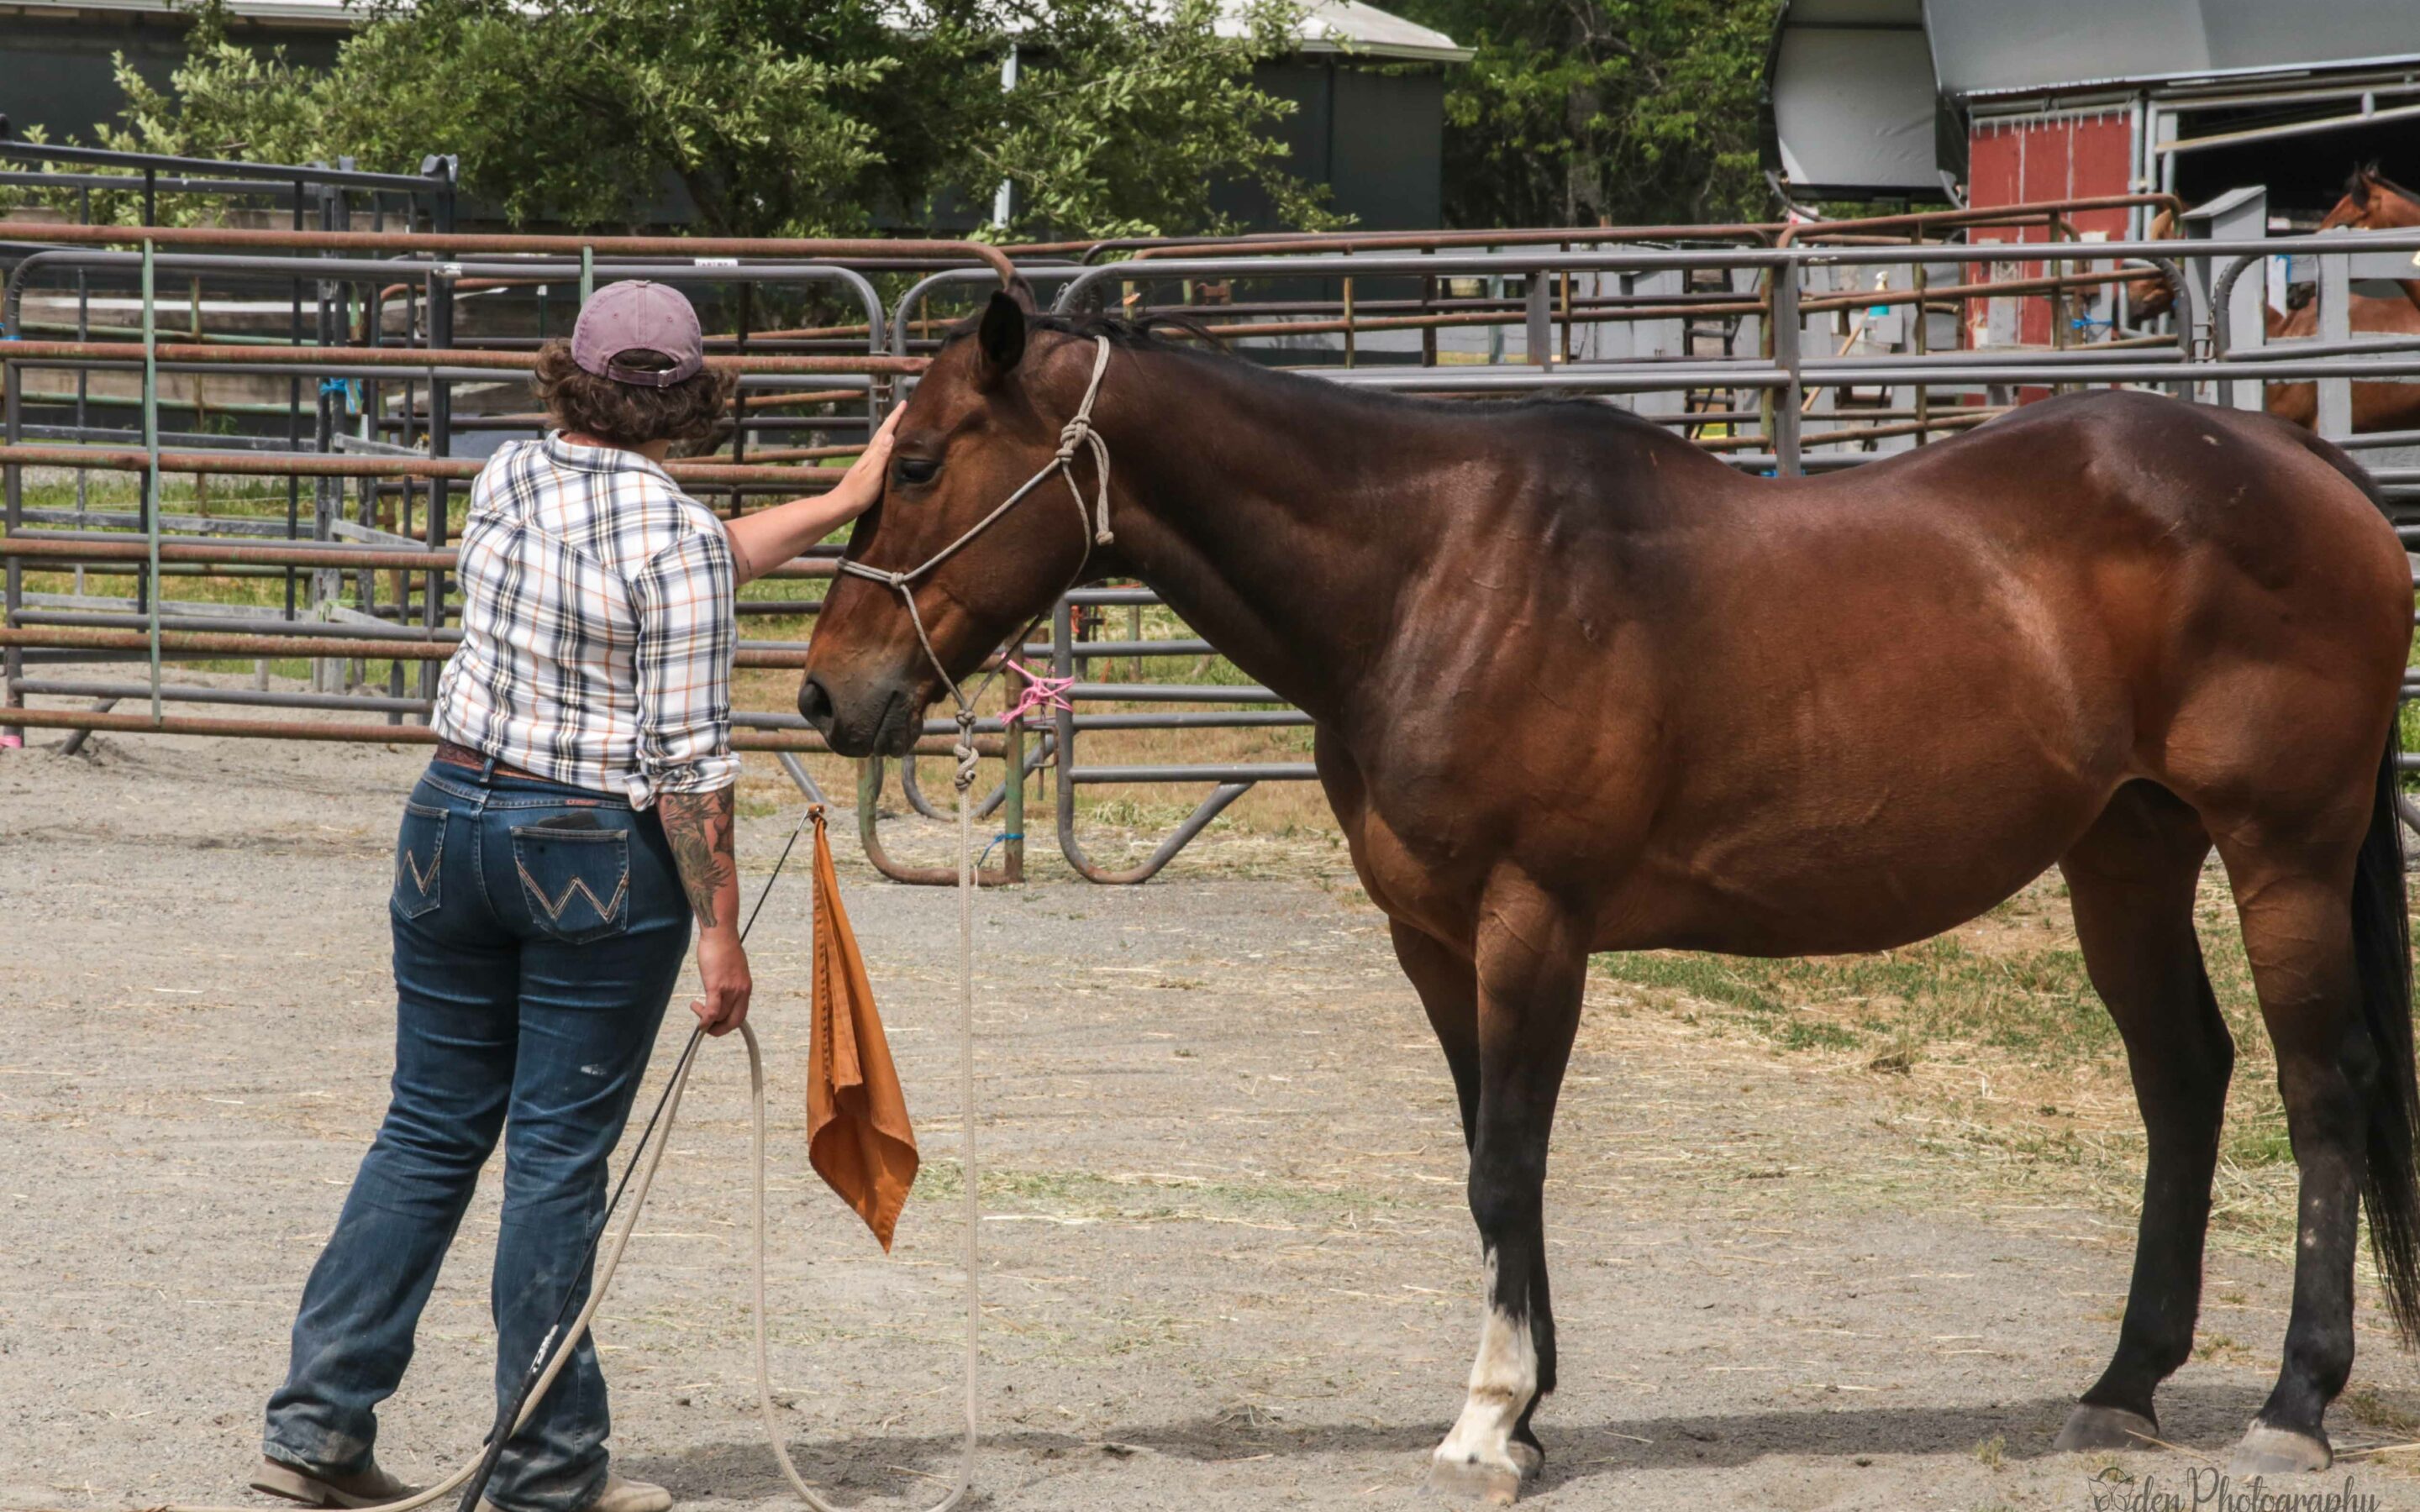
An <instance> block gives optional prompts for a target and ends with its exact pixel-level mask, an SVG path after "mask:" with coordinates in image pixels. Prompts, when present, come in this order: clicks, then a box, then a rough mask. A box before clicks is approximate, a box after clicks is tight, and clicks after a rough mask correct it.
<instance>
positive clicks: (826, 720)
mask: <svg viewBox="0 0 2420 1512" xmlns="http://www.w3.org/2000/svg"><path fill="white" fill-rule="evenodd" d="M799 715H800V717H803V718H804V719H805V720H806V721H807V723H808V724H810V725H813V726H814V729H815V733H818V734H823V735H829V734H830V733H831V727H832V699H831V693H830V690H829V689H827V688H826V687H824V685H823V683H822V681H821V680H820V679H818V678H814V677H810V678H808V679H807V680H806V681H805V682H804V683H801V684H800V685H799Z"/></svg>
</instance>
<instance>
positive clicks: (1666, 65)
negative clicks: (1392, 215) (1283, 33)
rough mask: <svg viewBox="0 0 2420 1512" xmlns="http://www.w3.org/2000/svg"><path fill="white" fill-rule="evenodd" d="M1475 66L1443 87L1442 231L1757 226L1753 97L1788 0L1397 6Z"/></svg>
mask: <svg viewBox="0 0 2420 1512" xmlns="http://www.w3.org/2000/svg"><path fill="white" fill-rule="evenodd" d="M1393 8H1395V9H1398V10H1400V11H1402V12H1403V13H1404V15H1405V16H1407V17H1410V18H1411V19H1413V20H1417V21H1419V22H1421V23H1424V24H1427V25H1430V26H1435V27H1436V28H1438V29H1439V30H1441V31H1444V32H1446V33H1447V34H1448V35H1450V36H1451V37H1452V38H1453V39H1455V40H1456V41H1459V42H1461V43H1462V44H1463V45H1464V46H1466V47H1469V48H1472V49H1474V50H1475V52H1476V55H1475V56H1474V57H1473V58H1472V59H1471V61H1470V63H1469V64H1468V65H1467V66H1466V67H1465V68H1464V69H1460V70H1457V71H1456V72H1454V73H1452V74H1450V75H1449V77H1448V80H1447V85H1446V182H1445V203H1446V219H1447V220H1448V221H1449V222H1450V224H1455V225H1464V226H1491V225H1590V224H1598V223H1600V222H1609V223H1612V224H1669V223H1681V222H1700V221H1724V220H1736V219H1761V218H1763V217H1764V216H1765V215H1767V214H1768V213H1769V212H1770V211H1771V209H1772V204H1771V195H1770V193H1769V192H1768V191H1767V190H1766V188H1765V185H1764V182H1763V179H1762V177H1761V174H1760V172H1759V171H1758V165H1757V127H1756V122H1757V104H1756V100H1757V87H1758V79H1759V75H1760V72H1761V69H1762V67H1763V62H1764V53H1765V47H1766V44H1767V42H1768V41H1769V40H1770V39H1771V37H1772V32H1773V23H1774V19H1775V17H1776V14H1777V13H1778V11H1779V8H1780V6H1779V0H1396V4H1395V5H1394V7H1393Z"/></svg>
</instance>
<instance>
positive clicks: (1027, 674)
mask: <svg viewBox="0 0 2420 1512" xmlns="http://www.w3.org/2000/svg"><path fill="white" fill-rule="evenodd" d="M1008 670H1009V671H1013V672H1015V673H1016V675H1017V676H1019V677H1022V678H1024V679H1025V691H1024V692H1023V693H1021V694H1019V695H1018V696H1017V700H1016V702H1014V703H1012V704H1010V705H1009V706H1008V713H1007V714H1006V715H1004V716H1002V717H1003V718H1005V719H1022V718H1024V717H1027V716H1028V715H1032V714H1039V713H1041V712H1042V711H1043V710H1045V709H1073V708H1074V707H1075V705H1073V704H1071V703H1069V702H1067V690H1068V689H1070V688H1072V687H1075V686H1076V679H1074V678H1072V677H1045V676H1043V675H1042V674H1041V673H1039V672H1037V671H1033V670H1032V669H1031V668H1029V667H1027V666H1026V665H1025V663H1023V662H1021V661H1015V660H1012V661H1010V662H1009V664H1008Z"/></svg>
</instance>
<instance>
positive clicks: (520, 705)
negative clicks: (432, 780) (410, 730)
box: [429, 432, 739, 809]
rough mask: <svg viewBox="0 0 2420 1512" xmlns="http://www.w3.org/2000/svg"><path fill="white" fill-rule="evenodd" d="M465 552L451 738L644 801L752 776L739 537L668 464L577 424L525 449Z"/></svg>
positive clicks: (498, 480) (447, 726) (512, 449)
mask: <svg viewBox="0 0 2420 1512" xmlns="http://www.w3.org/2000/svg"><path fill="white" fill-rule="evenodd" d="M461 548H462V550H461V562H460V565H459V566H458V567H457V568H456V575H457V577H458V579H460V581H461V586H462V644H461V646H460V648H459V649H458V650H457V651H456V652H455V653H454V656H453V658H452V659H451V660H449V661H447V662H446V664H445V675H444V677H443V678H442V680H441V681H440V682H439V683H438V685H437V707H436V710H435V712H434V714H433V715H432V716H431V717H430V720H429V722H430V724H431V725H432V726H433V727H434V728H435V729H436V731H437V733H439V734H440V735H442V736H443V737H444V738H446V739H448V740H452V741H455V742H457V743H458V744H460V745H464V746H468V747H470V748H473V750H477V751H482V752H484V753H486V754H487V755H489V756H493V757H494V758H496V759H497V760H498V761H500V762H505V763H509V764H512V765H515V766H520V767H523V768H526V769H527V770H529V771H532V772H535V773H536V774H537V775H538V776H540V777H544V778H549V779H552V780H554V781H557V782H565V783H568V784H570V785H571V786H573V787H581V788H588V789H591V790H594V791H597V792H604V793H614V794H620V795H626V796H628V798H629V800H630V802H631V804H632V805H633V806H635V807H637V808H642V809H644V808H646V807H647V806H648V805H650V804H652V803H654V802H655V801H656V799H657V798H658V797H659V796H661V795H664V794H666V793H707V792H712V791H713V790H715V789H717V788H721V787H727V786H729V785H730V784H731V782H732V781H733V780H734V779H737V777H738V775H739V759H738V758H737V757H736V756H734V755H732V754H731V658H732V654H733V651H734V649H735V648H736V646H737V641H738V639H739V636H738V625H737V620H736V619H735V617H734V614H733V600H734V599H735V598H736V596H737V587H736V583H735V579H734V575H733V571H732V561H731V541H730V538H729V537H728V536H726V535H725V534H724V533H723V530H722V522H721V520H719V519H717V518H716V517H714V515H713V513H712V512H711V511H710V510H708V509H706V506H705V505H703V504H700V503H698V502H697V501H695V500H693V499H690V498H689V497H688V496H687V495H685V494H683V493H682V492H681V491H680V488H679V487H678V486H677V485H675V483H674V482H673V480H672V479H671V477H670V476H668V475H667V474H666V473H665V472H664V471H663V470H662V469H661V468H659V467H657V466H656V465H655V464H654V463H652V462H649V461H647V460H646V459H645V458H644V457H642V456H640V455H637V454H636V453H633V452H625V451H621V450H618V449H614V448H610V447H599V446H574V445H571V444H570V443H569V442H566V440H564V439H563V437H562V434H561V433H560V432H556V433H553V434H551V435H549V436H548V437H547V438H546V439H545V440H540V441H512V442H508V443H507V444H505V445H504V447H502V448H501V449H499V450H498V451H497V453H496V455H495V456H494V458H493V459H492V460H490V461H489V463H488V465H487V467H486V468H485V469H484V470H483V471H481V472H480V473H479V478H478V481H477V482H476V483H475V484H473V486H472V489H471V518H470V524H469V526H468V527H467V528H466V529H465V530H464V531H463V532H462V543H461Z"/></svg>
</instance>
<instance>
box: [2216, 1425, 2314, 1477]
mask: <svg viewBox="0 0 2420 1512" xmlns="http://www.w3.org/2000/svg"><path fill="white" fill-rule="evenodd" d="M2335 1459H2336V1457H2335V1451H2334V1450H2332V1449H2330V1448H2329V1447H2328V1441H2327V1439H2326V1438H2325V1437H2324V1436H2322V1435H2320V1434H2317V1433H2297V1432H2295V1431H2294V1430H2293V1429H2292V1428H2273V1427H2270V1426H2269V1425H2268V1424H2266V1423H2263V1422H2261V1421H2260V1420H2259V1419H2258V1418H2257V1417H2256V1418H2254V1419H2253V1420H2252V1426H2251V1427H2249V1428H2246V1429H2244V1432H2243V1441H2242V1443H2238V1444H2237V1445H2236V1446H2235V1454H2234V1456H2233V1457H2232V1458H2229V1459H2228V1460H2227V1462H2226V1473H2228V1474H2229V1475H2231V1476H2233V1477H2234V1478H2236V1479H2237V1480H2247V1479H2249V1478H2251V1477H2252V1476H2254V1475H2304V1474H2308V1473H2311V1472H2312V1471H2316V1470H2325V1469H2327V1468H2328V1467H2329V1466H2330V1465H2333V1464H2335Z"/></svg>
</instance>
